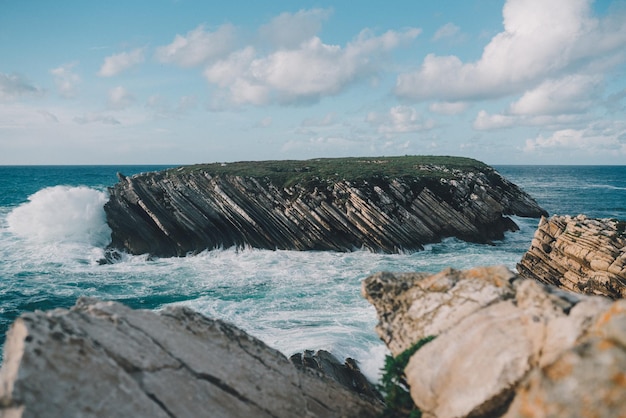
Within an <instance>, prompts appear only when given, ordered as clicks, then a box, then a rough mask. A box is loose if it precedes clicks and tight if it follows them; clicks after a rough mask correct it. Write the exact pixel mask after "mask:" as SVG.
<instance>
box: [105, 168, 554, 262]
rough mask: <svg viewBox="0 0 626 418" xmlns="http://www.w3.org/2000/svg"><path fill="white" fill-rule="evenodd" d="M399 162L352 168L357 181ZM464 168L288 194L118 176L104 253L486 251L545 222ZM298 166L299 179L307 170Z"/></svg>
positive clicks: (170, 177)
mask: <svg viewBox="0 0 626 418" xmlns="http://www.w3.org/2000/svg"><path fill="white" fill-rule="evenodd" d="M401 158H404V157H397V158H396V159H395V160H393V161H392V160H391V159H389V160H384V159H383V160H363V161H361V160H358V161H352V160H349V161H351V162H350V164H353V165H354V167H355V170H356V171H358V170H359V167H360V166H359V164H362V165H366V166H367V167H368V168H371V166H372V165H377V167H378V166H380V167H383V166H385V164H387V163H389V165H391V164H392V163H394V164H395V163H396V162H397V161H398V160H399V159H401ZM406 158H411V157H406ZM465 160H468V159H463V160H462V161H463V162H465ZM323 161H327V160H323ZM469 161H470V162H472V163H475V165H476V167H469V168H464V169H462V170H461V169H456V168H448V167H447V166H432V165H429V166H426V165H415V166H414V167H412V168H411V169H410V170H409V171H408V172H409V173H410V174H409V175H407V174H406V171H405V172H404V174H403V175H399V176H394V175H388V174H384V173H385V172H384V170H382V169H381V171H380V172H381V173H382V174H380V175H379V174H372V175H368V177H367V178H364V177H362V176H361V177H360V176H358V175H356V176H355V177H354V179H353V180H347V179H346V178H344V177H342V178H335V177H333V176H328V177H319V176H312V175H311V176H309V177H307V180H306V181H305V180H302V181H300V182H296V183H295V184H280V182H279V181H277V180H276V178H274V179H273V180H272V178H270V177H268V176H245V175H231V174H223V173H222V174H215V171H214V170H216V169H215V168H211V166H210V165H209V166H201V167H195V168H194V167H191V168H189V167H181V168H180V169H177V170H168V171H164V172H158V173H145V174H140V175H135V176H132V177H124V176H121V175H120V181H119V183H117V184H116V185H115V186H114V187H113V188H111V189H110V200H109V202H108V203H107V204H106V205H105V212H106V215H107V222H108V224H109V226H110V227H111V230H112V235H111V237H112V242H111V245H110V247H111V248H113V249H119V250H124V251H128V252H130V253H132V254H144V253H149V254H152V255H156V256H184V255H186V254H187V253H190V252H199V251H202V250H205V249H212V248H219V247H231V246H238V247H244V246H251V247H255V248H266V249H292V250H335V251H351V250H354V249H357V248H363V247H364V248H368V249H371V250H375V251H384V252H398V251H402V250H419V249H422V248H423V247H422V246H423V244H426V243H432V242H437V241H439V240H441V239H442V238H444V237H451V236H453V237H458V238H460V239H463V240H467V241H474V242H489V241H491V240H494V239H501V238H503V233H504V231H507V230H515V229H517V226H516V225H515V223H514V222H513V221H512V220H511V219H510V218H508V217H506V216H504V215H519V216H528V217H540V216H541V215H547V213H546V212H545V211H544V210H543V209H541V208H540V207H539V206H538V205H537V203H536V202H535V201H534V200H533V199H532V198H531V197H530V196H528V195H527V194H526V193H524V192H523V191H522V190H520V189H519V188H518V187H517V186H515V185H514V184H512V183H510V182H508V181H507V180H505V179H504V178H502V177H501V176H500V175H499V174H498V173H497V172H496V171H495V170H493V169H492V168H490V167H488V166H485V165H484V164H482V163H479V162H477V161H474V160H469ZM404 162H406V160H405V161H404ZM292 163H293V162H292ZM305 163H306V162H302V165H303V167H301V168H297V169H296V170H309V169H310V168H309V167H308V166H304V164H305ZM311 164H313V163H311ZM218 173H219V172H218Z"/></svg>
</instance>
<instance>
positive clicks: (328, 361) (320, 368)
mask: <svg viewBox="0 0 626 418" xmlns="http://www.w3.org/2000/svg"><path fill="white" fill-rule="evenodd" d="M289 360H291V362H292V363H293V364H295V365H296V366H297V367H300V368H302V369H306V370H313V371H316V372H319V373H321V374H322V375H324V376H327V377H330V378H331V379H333V380H334V381H336V382H338V383H341V384H342V385H343V386H345V387H346V388H348V389H350V390H352V391H354V392H356V393H359V394H361V395H363V396H365V397H367V398H368V399H371V400H372V401H374V402H375V401H382V399H383V398H382V395H381V394H380V392H378V390H377V389H376V387H375V386H374V385H373V384H372V383H371V382H370V381H369V380H367V378H366V377H365V376H364V375H363V373H362V372H361V369H359V366H358V364H357V362H356V360H354V359H352V358H347V359H346V361H345V362H344V363H343V364H341V363H340V362H339V360H337V358H336V357H335V356H333V355H332V354H331V353H329V352H328V351H325V350H318V351H316V352H313V351H312V350H305V351H304V352H303V353H296V354H294V355H292V356H291V357H289Z"/></svg>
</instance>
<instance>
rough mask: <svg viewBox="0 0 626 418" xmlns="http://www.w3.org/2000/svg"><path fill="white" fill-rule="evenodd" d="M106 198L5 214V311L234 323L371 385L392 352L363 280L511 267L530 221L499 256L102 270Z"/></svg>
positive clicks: (69, 196)
mask: <svg viewBox="0 0 626 418" xmlns="http://www.w3.org/2000/svg"><path fill="white" fill-rule="evenodd" d="M106 198H107V197H106V194H105V193H103V192H101V191H98V190H95V189H90V188H87V187H65V186H56V187H50V188H46V189H42V190H41V191H39V192H37V193H35V194H34V195H32V196H31V197H30V198H29V201H28V202H26V203H24V204H22V205H21V206H19V207H17V208H14V209H12V210H10V211H8V210H7V209H5V210H4V211H3V212H0V257H2V259H1V260H0V277H1V278H2V283H1V284H0V286H1V287H0V298H1V300H2V308H1V310H2V312H4V311H5V310H10V309H16V310H18V311H19V310H22V309H31V308H30V307H31V306H32V305H33V304H35V305H36V306H45V309H49V308H50V307H54V305H55V304H58V303H59V302H60V303H64V304H66V306H70V305H71V304H73V301H74V300H75V299H76V298H77V297H79V296H82V295H85V296H93V297H98V298H101V299H114V300H120V301H122V302H124V303H128V304H130V305H132V306H134V307H148V308H155V309H158V308H160V307H163V306H166V305H168V304H182V305H186V306H189V307H191V308H193V309H195V310H197V311H199V312H201V313H203V314H206V315H208V316H211V317H214V318H220V319H223V320H226V321H229V322H232V323H234V324H235V325H237V326H239V327H241V328H242V329H244V330H246V331H247V332H249V333H251V334H252V335H254V336H256V337H258V338H260V339H261V340H263V341H264V342H266V343H267V344H268V345H270V346H272V347H274V348H277V349H278V350H280V351H282V352H283V353H284V354H285V355H291V354H293V353H295V352H299V351H302V350H304V349H326V350H328V351H331V352H333V353H334V354H335V355H336V356H337V357H338V358H340V359H343V358H344V357H353V358H356V359H357V360H358V361H359V363H360V365H361V368H362V369H363V371H364V373H365V374H366V375H367V376H368V377H370V379H377V376H378V374H379V370H380V367H381V366H382V364H383V359H384V356H385V354H386V352H387V351H386V348H385V347H384V345H383V344H382V343H381V342H380V340H379V339H378V337H377V336H376V334H375V331H374V326H375V324H376V315H375V311H374V308H373V307H372V306H370V305H369V304H368V303H367V302H366V301H365V300H364V299H363V298H362V297H361V295H360V282H361V281H362V280H363V279H364V278H366V277H367V276H368V275H370V274H372V273H375V272H378V271H383V270H385V271H395V272H399V271H429V272H436V271H439V270H441V269H443V268H446V267H455V268H468V267H472V266H477V265H492V264H506V265H507V266H509V267H510V268H514V267H515V263H516V262H517V261H519V259H520V257H521V254H522V253H523V252H524V250H526V249H527V247H528V245H529V243H530V239H531V237H532V233H533V231H534V228H535V226H536V222H537V221H536V220H522V219H517V218H516V221H517V222H518V224H520V226H521V227H522V231H521V232H519V233H514V234H508V235H507V237H506V239H505V241H504V242H502V243H497V245H495V246H485V245H475V244H467V243H464V242H460V241H458V240H455V239H448V240H445V241H444V242H442V243H440V244H434V245H429V246H427V248H426V250H425V251H422V252H417V253H411V254H376V253H370V252H367V251H357V252H352V253H334V252H297V251H267V250H254V249H246V250H235V249H225V250H215V251H207V252H203V253H201V254H199V255H196V256H192V257H186V258H171V259H156V260H149V259H148V257H145V256H137V257H135V256H125V257H124V258H123V259H122V260H121V261H120V262H119V263H115V264H111V265H103V266H100V265H98V263H97V261H98V259H100V258H101V257H102V255H103V247H104V246H105V245H106V244H107V243H108V241H109V235H110V230H109V228H108V226H107V225H106V222H105V217H104V211H103V209H102V206H103V204H104V203H105V201H106ZM45 303H49V304H50V305H52V306H50V307H48V305H46V304H45ZM37 304H44V305H37ZM42 309H44V308H43V307H42Z"/></svg>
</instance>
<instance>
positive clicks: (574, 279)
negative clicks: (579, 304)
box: [517, 215, 626, 299]
mask: <svg viewBox="0 0 626 418" xmlns="http://www.w3.org/2000/svg"><path fill="white" fill-rule="evenodd" d="M625 228H626V222H621V221H617V220H615V219H590V218H587V217H585V216H584V215H578V216H576V217H570V216H552V217H551V218H550V219H549V220H548V219H545V218H542V219H541V221H540V223H539V227H538V229H537V231H536V232H535V236H534V238H533V240H532V244H531V246H530V249H529V250H528V252H526V253H525V254H524V256H523V257H522V260H521V261H520V262H519V264H518V265H517V270H518V271H519V272H520V274H521V275H522V276H524V277H527V278H531V279H535V280H539V281H540V282H543V283H547V284H552V285H555V286H558V287H561V288H563V289H567V290H571V291H574V292H579V293H585V294H596V295H604V296H608V297H610V298H613V299H617V298H626V234H625V233H624V229H625Z"/></svg>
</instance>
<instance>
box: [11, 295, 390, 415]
mask: <svg viewBox="0 0 626 418" xmlns="http://www.w3.org/2000/svg"><path fill="white" fill-rule="evenodd" d="M381 411H382V407H381V403H380V402H378V401H372V400H368V399H367V398H366V397H364V396H361V395H359V394H357V393H355V392H354V391H351V390H348V389H346V388H345V387H344V386H342V385H340V384H338V383H337V382H336V381H334V380H332V379H329V378H326V377H324V376H320V375H318V374H315V373H309V372H306V371H304V370H301V369H299V368H297V367H295V366H294V365H293V364H292V363H291V362H290V361H289V360H288V359H287V358H286V357H285V356H283V355H282V354H280V353H279V352H277V351H276V350H274V349H272V348H270V347H268V346H266V345H265V344H264V343H262V342H261V341H259V340H257V339H255V338H253V337H251V336H249V335H248V334H246V333H245V332H243V331H241V330H239V329H237V328H235V327H233V326H232V325H229V324H227V323H224V322H222V321H218V320H211V319H209V318H206V317H204V316H202V315H200V314H198V313H196V312H193V311H191V310H189V309H186V308H181V307H176V308H167V309H165V310H163V311H162V312H160V313H154V312H150V311H142V310H132V309H130V308H127V307H125V306H123V305H121V304H119V303H113V302H100V301H96V300H92V299H80V300H79V301H78V302H77V303H76V306H74V307H73V308H72V309H70V310H66V309H56V310H53V311H48V312H41V311H37V312H34V313H27V314H24V315H22V316H21V317H20V318H18V319H17V320H16V321H15V323H14V324H13V326H12V327H11V330H10V331H9V333H8V336H7V341H6V343H5V347H4V359H3V364H2V369H1V370H0V416H2V417H5V416H6V417H9V416H10V417H53V418H54V417H59V418H61V417H164V418H168V417H169V418H172V417H181V418H182V417H190V418H191V417H193V418H195V417H207V416H209V417H274V418H276V417H285V418H291V417H312V418H313V417H320V418H325V417H372V418H373V417H376V416H379V414H380V413H381Z"/></svg>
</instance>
